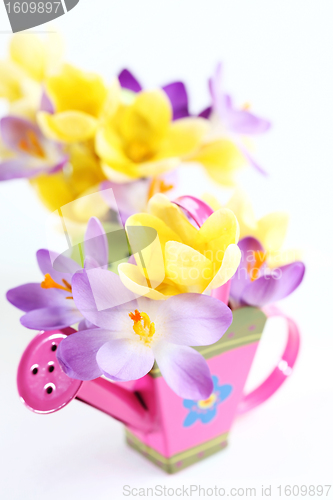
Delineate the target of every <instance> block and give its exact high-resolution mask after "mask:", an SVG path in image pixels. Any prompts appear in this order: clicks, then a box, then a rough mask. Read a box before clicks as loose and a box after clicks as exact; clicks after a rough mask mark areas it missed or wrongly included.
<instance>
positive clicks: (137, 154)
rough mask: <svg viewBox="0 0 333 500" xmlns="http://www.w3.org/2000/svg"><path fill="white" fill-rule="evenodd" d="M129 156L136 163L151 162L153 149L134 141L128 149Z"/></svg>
mask: <svg viewBox="0 0 333 500" xmlns="http://www.w3.org/2000/svg"><path fill="white" fill-rule="evenodd" d="M126 153H127V156H128V157H129V158H130V159H131V160H132V161H134V163H140V162H142V161H146V160H149V159H150V158H151V157H152V151H151V148H150V147H149V146H148V145H147V144H145V143H144V142H141V141H138V140H134V141H131V142H130V143H129V144H128V146H127V148H126Z"/></svg>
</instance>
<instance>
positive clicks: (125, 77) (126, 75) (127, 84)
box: [118, 69, 142, 92]
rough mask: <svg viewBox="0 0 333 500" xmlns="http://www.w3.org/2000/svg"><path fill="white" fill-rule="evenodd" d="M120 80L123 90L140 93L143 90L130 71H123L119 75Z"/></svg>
mask: <svg viewBox="0 0 333 500" xmlns="http://www.w3.org/2000/svg"><path fill="white" fill-rule="evenodd" d="M118 80H119V83H120V85H121V87H122V88H123V89H128V90H132V92H140V91H141V90H142V87H141V85H140V83H139V82H138V80H137V79H136V78H135V77H134V75H133V74H132V73H131V72H130V71H129V70H128V69H123V70H122V71H121V72H120V73H119V75H118Z"/></svg>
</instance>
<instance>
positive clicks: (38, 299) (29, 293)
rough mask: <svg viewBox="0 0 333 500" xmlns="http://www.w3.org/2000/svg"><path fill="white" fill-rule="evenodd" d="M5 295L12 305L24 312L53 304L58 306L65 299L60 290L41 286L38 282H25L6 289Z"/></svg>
mask: <svg viewBox="0 0 333 500" xmlns="http://www.w3.org/2000/svg"><path fill="white" fill-rule="evenodd" d="M59 292H60V293H59ZM6 297H7V300H8V301H9V302H10V303H11V304H13V306H15V307H17V308H18V309H21V311H24V312H29V311H33V310H34V309H41V308H44V307H50V306H55V305H59V306H60V305H62V304H63V301H64V300H66V299H65V297H64V295H63V294H62V293H61V291H60V290H56V289H55V288H49V289H45V288H42V287H41V286H40V283H26V284H25V285H21V286H17V287H16V288H12V289H11V290H8V292H7V294H6Z"/></svg>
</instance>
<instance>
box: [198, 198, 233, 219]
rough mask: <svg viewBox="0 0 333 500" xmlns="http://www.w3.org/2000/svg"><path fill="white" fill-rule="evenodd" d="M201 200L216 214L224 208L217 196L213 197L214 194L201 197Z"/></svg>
mask: <svg viewBox="0 0 333 500" xmlns="http://www.w3.org/2000/svg"><path fill="white" fill-rule="evenodd" d="M201 199H202V201H204V202H205V203H207V205H209V206H210V208H211V209H212V210H214V212H215V210H219V209H220V208H222V204H221V203H220V202H219V200H218V199H217V198H216V197H215V196H213V195H212V194H210V193H204V194H203V195H202V196H201ZM229 208H230V207H229ZM231 210H232V209H231ZM233 212H234V210H233ZM235 215H236V214H235Z"/></svg>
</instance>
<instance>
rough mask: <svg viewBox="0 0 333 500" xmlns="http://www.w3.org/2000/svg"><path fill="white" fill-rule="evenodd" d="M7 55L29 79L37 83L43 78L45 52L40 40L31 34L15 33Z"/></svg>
mask: <svg viewBox="0 0 333 500" xmlns="http://www.w3.org/2000/svg"><path fill="white" fill-rule="evenodd" d="M9 53H10V57H11V59H12V60H13V61H14V62H15V63H16V64H18V65H19V66H20V67H21V68H22V69H23V70H24V71H26V73H27V74H28V75H29V76H30V77H31V78H33V79H34V80H37V81H41V80H42V79H43V78H44V75H45V68H46V52H45V48H44V46H43V41H42V39H41V38H39V37H38V36H36V35H34V34H32V33H29V34H26V33H16V34H15V35H14V36H13V37H12V39H11V42H10V47H9Z"/></svg>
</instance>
